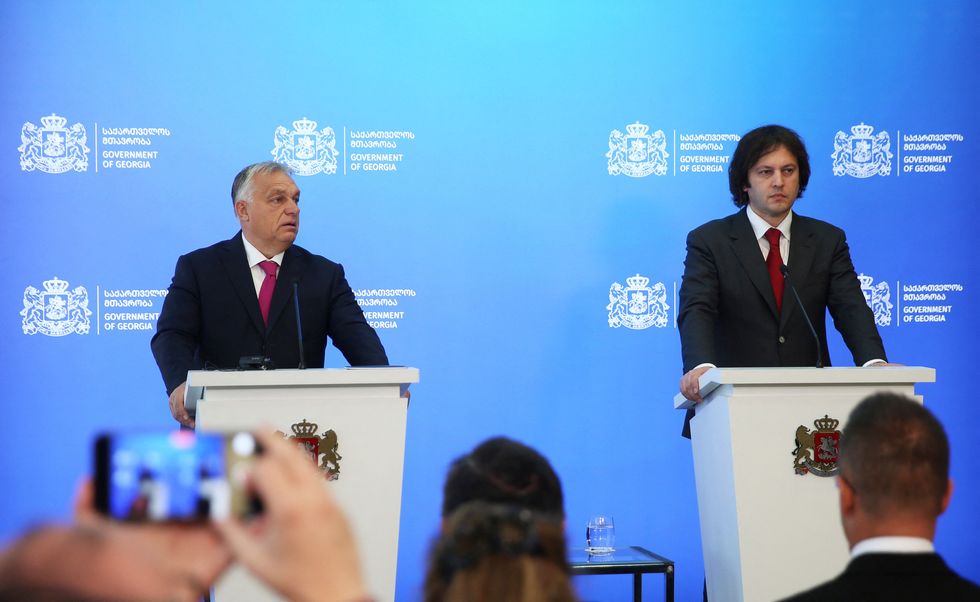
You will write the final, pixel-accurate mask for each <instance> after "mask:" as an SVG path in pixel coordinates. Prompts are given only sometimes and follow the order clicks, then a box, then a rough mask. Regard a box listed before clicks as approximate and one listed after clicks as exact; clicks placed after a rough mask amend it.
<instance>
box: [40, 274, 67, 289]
mask: <svg viewBox="0 0 980 602" xmlns="http://www.w3.org/2000/svg"><path fill="white" fill-rule="evenodd" d="M44 290H45V291H47V292H49V293H63V292H65V291H67V290H68V282H66V281H64V280H62V279H60V278H58V277H57V276H55V277H54V278H52V279H51V280H45V281H44Z"/></svg>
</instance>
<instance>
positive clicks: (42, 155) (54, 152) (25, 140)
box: [17, 113, 89, 174]
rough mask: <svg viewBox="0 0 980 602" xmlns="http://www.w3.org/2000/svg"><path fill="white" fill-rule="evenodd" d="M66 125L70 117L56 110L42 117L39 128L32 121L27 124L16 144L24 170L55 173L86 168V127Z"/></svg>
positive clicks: (87, 149)
mask: <svg viewBox="0 0 980 602" xmlns="http://www.w3.org/2000/svg"><path fill="white" fill-rule="evenodd" d="M67 125H68V119H66V118H64V117H61V116H59V115H55V114H54V113H51V114H50V115H48V116H47V117H42V118H41V126H42V127H40V128H39V127H37V126H36V125H34V124H33V123H31V122H29V121H28V122H27V123H25V124H24V127H23V128H21V130H20V142H21V144H20V146H19V147H17V150H19V151H20V168H21V170H22V171H34V170H35V169H36V170H38V171H43V172H45V173H52V174H56V173H65V172H66V171H69V170H72V169H73V170H75V171H85V170H87V169H88V153H89V147H88V146H86V142H88V136H87V135H86V134H85V126H83V125H82V124H80V123H76V124H75V125H72V126H71V127H66V126H67Z"/></svg>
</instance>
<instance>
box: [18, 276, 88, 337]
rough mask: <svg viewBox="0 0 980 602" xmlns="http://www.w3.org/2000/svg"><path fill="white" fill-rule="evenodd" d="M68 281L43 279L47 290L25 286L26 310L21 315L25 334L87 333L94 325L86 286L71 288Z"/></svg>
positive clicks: (57, 335)
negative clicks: (91, 324)
mask: <svg viewBox="0 0 980 602" xmlns="http://www.w3.org/2000/svg"><path fill="white" fill-rule="evenodd" d="M68 286H69V285H68V282H67V281H65V280H62V279H60V278H58V277H57V276H55V277H54V278H52V279H51V280H45V281H44V291H39V290H38V289H36V288H34V287H33V286H28V287H27V288H26V289H24V309H22V310H21V311H20V315H21V316H22V317H23V318H24V319H23V322H22V324H21V326H22V328H23V329H24V334H37V333H41V334H44V335H47V336H49V337H63V336H65V335H69V334H72V333H74V334H88V333H89V330H90V329H91V326H90V325H89V317H90V316H91V315H92V311H91V310H90V309H89V308H88V291H87V290H85V287H84V286H76V287H75V288H74V289H72V290H68Z"/></svg>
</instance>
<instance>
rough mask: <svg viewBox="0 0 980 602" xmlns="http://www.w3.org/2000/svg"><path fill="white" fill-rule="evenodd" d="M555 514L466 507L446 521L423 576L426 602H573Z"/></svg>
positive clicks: (492, 506)
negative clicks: (503, 601)
mask: <svg viewBox="0 0 980 602" xmlns="http://www.w3.org/2000/svg"><path fill="white" fill-rule="evenodd" d="M566 549H567V548H566V545H565V531H564V527H563V525H562V520H561V517H560V516H559V515H557V514H551V513H546V512H536V511H533V510H529V509H527V508H522V507H520V506H516V505H513V504H490V503H487V502H481V501H474V502H467V503H465V504H463V505H461V506H459V507H458V508H456V510H454V511H453V513H452V514H450V515H449V516H448V517H447V518H446V519H445V521H444V524H443V528H442V533H441V534H440V536H439V539H438V540H437V541H436V543H435V545H434V546H433V549H432V554H431V557H430V559H429V568H428V569H427V571H426V576H425V596H424V600H425V602H498V601H500V600H514V601H519V602H574V601H575V600H576V599H577V598H576V596H575V593H574V591H573V589H572V585H571V581H570V578H569V574H570V573H569V567H568V561H567V560H566V558H565V555H566V553H567V552H566Z"/></svg>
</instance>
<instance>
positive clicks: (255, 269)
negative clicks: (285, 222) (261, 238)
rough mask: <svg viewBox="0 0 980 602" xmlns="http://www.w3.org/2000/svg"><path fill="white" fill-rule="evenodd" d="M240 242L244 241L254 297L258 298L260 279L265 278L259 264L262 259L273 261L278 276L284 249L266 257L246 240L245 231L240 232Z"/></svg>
mask: <svg viewBox="0 0 980 602" xmlns="http://www.w3.org/2000/svg"><path fill="white" fill-rule="evenodd" d="M242 242H243V243H245V257H246V258H247V259H248V267H249V269H250V270H252V284H254V285H255V298H256V299H258V298H259V289H261V288H262V281H263V280H265V270H263V269H262V266H260V265H259V264H260V263H262V262H263V261H274V262H276V265H278V266H279V269H278V270H276V276H277V277H278V276H279V270H281V269H282V258H283V255H285V254H286V252H285V251H283V252H282V253H279V254H278V255H273V256H272V257H266V256H265V255H263V254H262V251H259V250H258V249H256V248H255V247H254V246H253V245H252V243H250V242H248V239H247V238H245V233H244V232H243V233H242Z"/></svg>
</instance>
